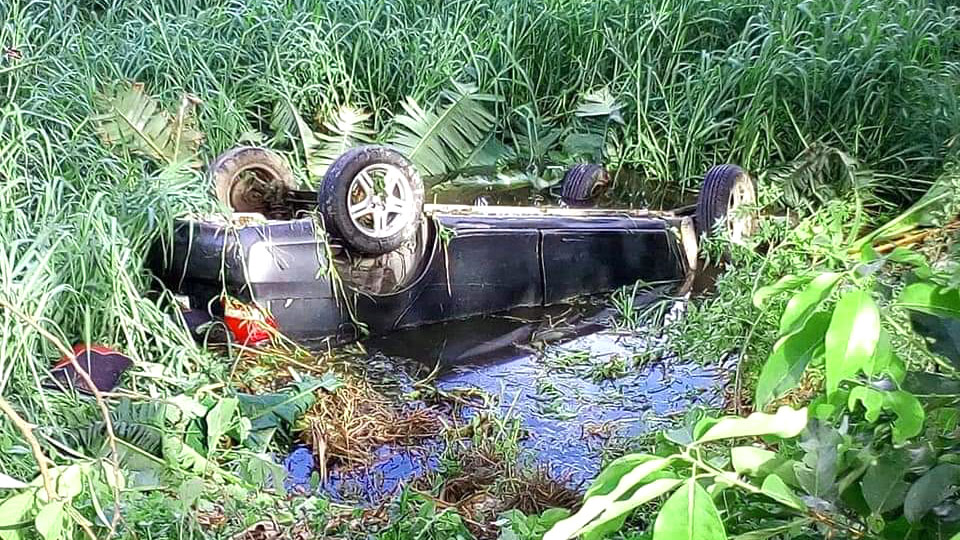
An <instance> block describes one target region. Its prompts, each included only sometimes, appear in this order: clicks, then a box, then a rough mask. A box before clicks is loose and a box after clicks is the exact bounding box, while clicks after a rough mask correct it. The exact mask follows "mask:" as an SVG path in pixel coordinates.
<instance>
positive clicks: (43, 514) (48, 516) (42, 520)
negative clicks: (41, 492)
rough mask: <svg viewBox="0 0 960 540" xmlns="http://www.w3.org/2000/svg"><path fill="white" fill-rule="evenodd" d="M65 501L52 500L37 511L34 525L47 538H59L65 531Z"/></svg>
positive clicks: (53, 539) (54, 539) (48, 539)
mask: <svg viewBox="0 0 960 540" xmlns="http://www.w3.org/2000/svg"><path fill="white" fill-rule="evenodd" d="M63 505H64V502H63V501H52V502H49V503H47V504H46V506H44V507H43V508H41V509H40V511H39V512H37V517H36V519H35V520H34V526H35V527H36V528H37V532H38V533H40V536H42V537H43V538H44V539H45V540H59V538H60V535H61V534H62V533H63V525H64V524H63V521H64V519H65V518H66V517H67V513H66V511H64V508H63Z"/></svg>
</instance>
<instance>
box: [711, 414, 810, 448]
mask: <svg viewBox="0 0 960 540" xmlns="http://www.w3.org/2000/svg"><path fill="white" fill-rule="evenodd" d="M806 425H807V409H806V408H803V409H799V410H794V409H791V408H790V407H786V406H784V407H780V408H779V409H777V412H776V414H767V413H761V412H755V413H753V414H751V415H750V416H748V417H746V418H739V417H726V418H722V419H721V420H720V421H719V422H717V423H716V424H715V425H713V426H712V427H711V428H710V429H708V430H707V431H706V433H704V434H703V435H702V436H700V437H699V438H697V441H696V443H697V444H701V443H705V442H710V441H719V440H721V439H731V438H734V437H757V436H760V435H773V436H776V437H781V438H784V439H789V438H791V437H796V436H797V435H799V434H800V432H801V431H803V428H804V427H805V426H806Z"/></svg>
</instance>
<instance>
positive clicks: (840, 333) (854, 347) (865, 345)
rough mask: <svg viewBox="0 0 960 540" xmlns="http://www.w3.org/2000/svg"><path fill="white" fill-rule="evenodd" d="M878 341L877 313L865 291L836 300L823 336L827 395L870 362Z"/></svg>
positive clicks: (878, 312)
mask: <svg viewBox="0 0 960 540" xmlns="http://www.w3.org/2000/svg"><path fill="white" fill-rule="evenodd" d="M879 340H880V311H879V310H878V309H877V304H876V303H875V302H874V301H873V297H872V296H870V292H869V291H849V292H847V293H846V294H844V295H843V296H842V297H840V300H839V301H838V302H837V306H836V308H834V310H833V317H832V318H831V319H830V327H829V328H828V329H827V335H826V340H825V344H826V349H825V357H826V371H827V384H826V386H827V388H826V389H827V393H828V394H832V393H833V392H835V391H836V390H837V388H839V387H840V381H842V380H844V379H848V378H850V377H853V376H854V375H856V374H857V372H859V371H860V370H862V369H863V368H864V367H865V366H866V365H867V364H868V362H870V359H871V357H872V356H873V353H874V351H875V350H876V348H877V342H878V341H879Z"/></svg>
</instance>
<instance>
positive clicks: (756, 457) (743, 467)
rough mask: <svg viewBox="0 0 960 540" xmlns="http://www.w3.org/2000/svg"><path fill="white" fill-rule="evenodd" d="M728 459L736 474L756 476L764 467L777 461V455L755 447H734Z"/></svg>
mask: <svg viewBox="0 0 960 540" xmlns="http://www.w3.org/2000/svg"><path fill="white" fill-rule="evenodd" d="M730 458H731V461H732V462H733V470H735V471H737V473H738V474H746V475H749V476H756V475H758V474H759V473H760V472H761V469H762V468H763V467H764V465H767V464H769V463H770V462H772V461H773V460H775V459H777V453H776V452H771V451H770V450H766V449H763V448H757V447H756V446H735V447H733V448H731V449H730Z"/></svg>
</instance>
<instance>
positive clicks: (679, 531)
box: [653, 478, 727, 540]
mask: <svg viewBox="0 0 960 540" xmlns="http://www.w3.org/2000/svg"><path fill="white" fill-rule="evenodd" d="M726 538H727V533H726V532H725V531H724V529H723V522H722V521H720V513H719V512H717V508H716V506H714V505H713V499H711V498H710V495H709V494H708V493H707V492H706V490H704V489H703V488H702V487H701V486H700V484H698V483H697V481H696V480H695V479H693V478H691V479H690V480H687V481H686V482H685V483H684V484H683V486H681V487H680V489H678V490H677V491H676V492H675V493H674V494H673V495H671V496H670V498H669V499H667V502H665V503H664V504H663V506H662V507H661V508H660V512H659V514H657V521H656V522H655V523H654V524H653V540H724V539H726Z"/></svg>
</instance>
